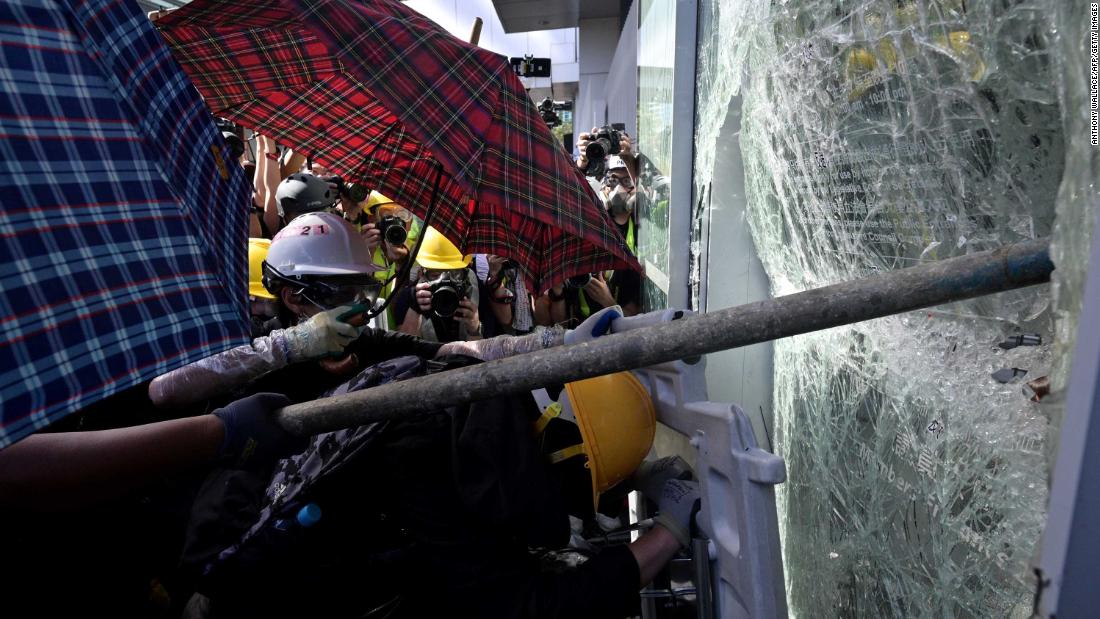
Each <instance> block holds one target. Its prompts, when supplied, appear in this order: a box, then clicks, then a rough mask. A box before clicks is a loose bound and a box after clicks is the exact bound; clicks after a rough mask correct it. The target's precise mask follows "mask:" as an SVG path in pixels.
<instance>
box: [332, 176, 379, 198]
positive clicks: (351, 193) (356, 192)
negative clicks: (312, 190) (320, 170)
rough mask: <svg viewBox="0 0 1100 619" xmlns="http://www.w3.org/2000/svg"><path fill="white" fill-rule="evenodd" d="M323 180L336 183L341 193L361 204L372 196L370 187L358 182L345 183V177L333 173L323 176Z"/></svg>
mask: <svg viewBox="0 0 1100 619" xmlns="http://www.w3.org/2000/svg"><path fill="white" fill-rule="evenodd" d="M321 180H323V181H325V182H326V183H332V184H334V185H336V187H337V189H338V190H339V191H340V195H341V196H343V197H345V198H347V199H349V200H351V201H352V202H354V203H356V204H359V203H360V202H362V201H363V200H366V199H367V197H368V196H370V189H368V188H367V186H366V185H360V184H358V183H345V182H344V177H342V176H339V175H336V174H333V175H332V176H322V177H321Z"/></svg>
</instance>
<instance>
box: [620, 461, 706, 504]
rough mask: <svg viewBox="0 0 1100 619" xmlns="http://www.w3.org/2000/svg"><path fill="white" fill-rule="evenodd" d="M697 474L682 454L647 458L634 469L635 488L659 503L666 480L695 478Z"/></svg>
mask: <svg viewBox="0 0 1100 619" xmlns="http://www.w3.org/2000/svg"><path fill="white" fill-rule="evenodd" d="M694 477H695V476H694V474H693V473H692V471H691V466H689V465H688V463H687V462H686V461H685V460H684V459H683V458H681V457H680V456H669V457H667V458H659V459H657V460H645V461H643V462H642V463H641V464H640V465H638V470H636V471H634V477H633V479H632V481H633V482H634V489H635V490H637V491H638V492H641V493H642V495H643V496H645V498H647V499H649V500H650V501H653V502H654V503H657V502H659V501H660V500H661V492H662V491H663V490H664V487H665V482H666V481H668V480H670V479H688V480H690V479H693V478H694Z"/></svg>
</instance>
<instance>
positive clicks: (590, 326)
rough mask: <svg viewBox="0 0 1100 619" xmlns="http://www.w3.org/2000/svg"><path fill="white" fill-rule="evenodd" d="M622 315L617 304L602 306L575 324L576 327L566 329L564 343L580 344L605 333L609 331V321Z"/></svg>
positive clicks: (621, 310)
mask: <svg viewBox="0 0 1100 619" xmlns="http://www.w3.org/2000/svg"><path fill="white" fill-rule="evenodd" d="M622 315H623V309H622V308H621V307H619V306H618V305H612V306H611V307H605V308H603V309H602V310H600V311H598V312H596V313H595V314H592V315H591V316H589V317H588V318H586V319H585V320H584V322H582V323H581V324H579V325H577V328H576V329H571V330H569V331H566V332H565V345H566V346H568V345H570V344H580V343H581V342H587V341H589V340H594V339H596V338H598V337H600V336H601V335H604V334H605V333H610V332H611V321H613V320H615V319H616V318H619V317H621V316H622Z"/></svg>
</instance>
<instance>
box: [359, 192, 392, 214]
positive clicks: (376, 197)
mask: <svg viewBox="0 0 1100 619" xmlns="http://www.w3.org/2000/svg"><path fill="white" fill-rule="evenodd" d="M393 203H394V202H393V200H390V199H389V198H387V197H386V196H384V195H382V194H380V193H378V192H377V191H372V192H370V197H368V198H367V206H366V207H365V210H367V211H370V210H371V209H373V208H374V207H376V206H380V205H382V204H393Z"/></svg>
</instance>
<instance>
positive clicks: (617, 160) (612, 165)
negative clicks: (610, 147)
mask: <svg viewBox="0 0 1100 619" xmlns="http://www.w3.org/2000/svg"><path fill="white" fill-rule="evenodd" d="M606 168H607V169H608V170H609V171H610V170H616V169H618V168H626V169H629V168H627V166H626V162H625V161H623V158H622V157H620V156H618V155H610V156H609V157H608V158H607V166H606Z"/></svg>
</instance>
